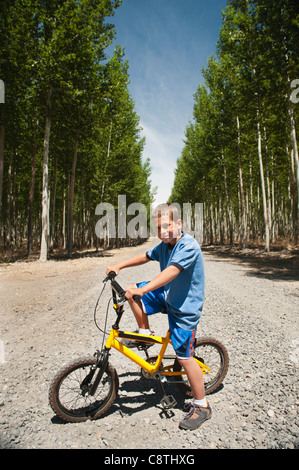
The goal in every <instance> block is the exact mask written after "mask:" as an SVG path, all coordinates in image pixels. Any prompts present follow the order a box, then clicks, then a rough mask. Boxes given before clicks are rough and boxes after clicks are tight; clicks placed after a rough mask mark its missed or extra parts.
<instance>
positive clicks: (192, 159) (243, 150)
mask: <svg viewBox="0 0 299 470" xmlns="http://www.w3.org/2000/svg"><path fill="white" fill-rule="evenodd" d="M298 47H299V9H298V2H296V1H295V0H277V1H275V2H272V1H271V0H229V1H228V2H227V6H226V8H225V10H224V11H223V23H222V27H221V30H220V34H219V39H218V43H217V56H216V57H213V56H212V57H210V58H209V61H208V64H207V66H206V67H205V68H204V69H203V77H204V83H203V84H199V85H198V88H197V90H196V92H195V94H194V110H193V121H192V122H191V123H189V124H188V126H187V127H186V132H185V145H184V149H183V151H182V155H181V156H180V158H179V159H178V162H177V168H176V171H175V181H174V186H173V189H172V194H171V198H170V202H178V203H180V204H183V202H202V203H204V240H205V242H206V243H215V242H218V243H219V242H220V243H224V242H227V241H228V242H229V243H231V244H232V243H233V242H241V243H242V245H243V246H244V247H245V246H246V245H247V243H248V241H254V240H264V244H265V249H266V250H267V251H269V249H270V245H271V242H274V241H278V240H289V241H290V242H292V243H294V244H297V243H298V214H299V208H298V194H299V164H298V149H297V138H296V122H297V121H298V113H299V107H298V105H297V104H296V103H297V102H298V100H297V94H298V82H297V81H296V80H295V79H297V78H299V66H298V61H297V57H298ZM296 83H297V91H296V89H295V88H294V86H296Z"/></svg>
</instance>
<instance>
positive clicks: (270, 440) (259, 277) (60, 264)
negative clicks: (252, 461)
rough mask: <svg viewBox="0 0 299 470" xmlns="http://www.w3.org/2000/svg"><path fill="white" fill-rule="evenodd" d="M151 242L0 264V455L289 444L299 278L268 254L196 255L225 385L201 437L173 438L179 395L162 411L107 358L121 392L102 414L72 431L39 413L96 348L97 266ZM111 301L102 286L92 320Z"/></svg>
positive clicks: (298, 348) (150, 388) (162, 321)
mask: <svg viewBox="0 0 299 470" xmlns="http://www.w3.org/2000/svg"><path fill="white" fill-rule="evenodd" d="M156 242H157V241H156V240H149V241H148V242H147V243H146V244H144V245H143V246H139V247H133V248H124V249H121V250H111V251H110V252H107V253H105V255H101V256H99V255H98V256H95V254H94V253H89V256H88V254H87V255H86V256H83V257H80V258H76V257H75V258H74V259H73V260H64V261H61V260H60V261H55V260H51V261H48V262H47V263H41V262H39V261H35V262H16V263H13V264H8V265H2V266H1V267H0V293H1V306H0V372H1V373H0V448H2V449H161V451H162V450H163V449H186V450H187V449H294V448H298V447H299V418H298V404H299V397H298V367H299V330H298V313H299V302H298V301H299V290H298V272H297V274H296V272H295V270H294V265H293V264H292V263H291V262H289V263H287V262H288V259H287V257H286V259H284V258H283V256H282V257H281V258H280V263H278V264H277V262H276V258H275V259H274V258H271V256H270V255H269V257H268V258H267V259H266V261H265V259H264V258H262V259H260V260H259V259H256V258H255V259H254V260H253V259H252V258H251V257H250V256H248V257H246V256H245V257H243V258H241V257H228V256H227V255H226V253H225V252H219V251H218V252H217V251H213V250H212V249H209V250H204V260H205V270H206V300H205V306H204V313H203V316H202V319H201V321H200V326H199V331H198V334H199V335H200V336H213V337H215V338H217V339H219V340H220V341H221V342H223V344H224V345H225V346H226V348H227V350H228V353H229V357H230V366H229V370H228V374H227V377H226V379H225V381H224V383H223V387H222V388H221V389H220V390H218V391H217V392H216V393H214V394H211V395H210V396H209V401H210V404H211V407H212V411H213V416H212V418H211V419H210V420H209V421H207V422H206V423H204V424H203V426H202V427H201V428H199V429H198V430H196V431H183V430H181V429H179V428H178V423H179V421H180V419H181V418H182V416H183V415H184V411H183V410H182V407H183V397H182V396H181V395H180V392H179V391H178V392H177V391H176V390H173V389H172V390H169V393H173V394H174V395H175V396H176V398H177V400H178V407H177V408H175V409H172V410H169V411H168V412H167V413H165V412H163V409H162V407H161V405H160V399H161V395H160V390H159V386H158V384H157V383H156V382H155V381H147V380H145V379H144V378H141V376H140V371H139V369H138V367H137V366H135V365H134V364H132V363H131V362H130V361H129V360H128V359H126V358H125V357H124V356H121V355H119V354H118V353H117V352H116V351H113V352H112V355H111V359H110V362H111V364H112V365H113V366H114V367H115V368H116V369H117V371H118V375H119V380H120V390H119V395H118V397H117V399H116V401H115V403H114V404H113V406H112V407H111V409H110V410H109V411H108V413H107V414H106V416H104V417H103V418H100V419H98V420H95V421H87V422H85V423H76V424H71V423H63V422H62V421H61V420H60V419H59V418H58V417H57V416H55V414H54V413H53V411H52V409H51V408H50V406H49V404H48V390H49V385H50V381H51V379H52V377H53V375H55V374H56V372H57V371H58V370H59V369H60V368H61V367H62V365H63V364H65V363H68V362H70V361H71V360H72V359H76V358H78V357H81V356H89V355H92V354H93V353H94V351H95V349H96V348H97V347H98V346H100V345H101V342H102V335H101V333H100V332H99V331H98V330H97V328H96V327H95V325H94V322H93V312H94V306H95V303H96V301H97V298H98V294H99V292H100V289H101V287H102V282H101V281H102V279H103V278H104V275H105V271H106V266H107V265H108V264H113V263H115V262H116V261H117V260H119V259H124V258H128V257H130V256H133V255H135V254H137V253H140V252H143V251H145V250H146V249H148V248H149V246H151V245H152V244H153V243H156ZM274 261H275V262H274ZM285 266H287V269H285ZM157 273H158V264H157V263H155V262H152V263H149V264H146V265H144V266H140V267H137V268H130V269H128V270H125V271H122V272H121V273H120V275H119V276H118V281H119V283H120V284H122V285H123V286H126V285H127V284H129V283H131V282H136V281H139V280H149V279H151V278H152V277H153V276H155V275H156V274H157ZM109 296H110V292H108V288H107V289H106V291H105V292H104V296H103V302H102V304H101V306H100V308H99V310H98V315H97V319H98V322H99V323H100V324H101V323H103V321H104V316H105V309H106V303H105V301H106V300H107V299H108V297H109ZM126 312H127V314H126V315H125V317H124V320H123V322H122V325H121V326H122V328H123V329H135V326H136V325H135V322H134V319H133V317H132V315H131V313H130V311H129V307H127V310H126ZM112 321H113V311H112V313H111V316H109V322H110V324H112ZM151 327H152V329H153V330H154V331H155V334H157V335H163V334H164V333H165V332H166V329H167V319H166V316H165V315H156V316H155V317H154V318H153V317H152V319H151ZM153 349H154V348H152V350H153ZM153 354H154V352H153Z"/></svg>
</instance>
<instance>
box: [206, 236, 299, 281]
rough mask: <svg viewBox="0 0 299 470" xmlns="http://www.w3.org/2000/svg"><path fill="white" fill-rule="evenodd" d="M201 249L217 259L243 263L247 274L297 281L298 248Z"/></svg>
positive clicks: (298, 270)
mask: <svg viewBox="0 0 299 470" xmlns="http://www.w3.org/2000/svg"><path fill="white" fill-rule="evenodd" d="M202 251H203V252H204V253H207V254H211V255H213V256H214V257H216V258H218V260H219V261H230V262H231V261H233V262H236V263H240V264H245V265H246V266H247V267H248V268H250V271H249V272H248V273H247V275H248V276H256V277H262V278H266V279H271V280H276V281H280V280H282V281H299V249H296V248H295V249H282V248H280V249H278V248H277V249H273V250H272V251H271V252H269V253H267V252H266V251H264V250H263V249H262V248H245V249H242V248H239V247H234V246H233V247H227V246H215V245H214V246H205V247H202Z"/></svg>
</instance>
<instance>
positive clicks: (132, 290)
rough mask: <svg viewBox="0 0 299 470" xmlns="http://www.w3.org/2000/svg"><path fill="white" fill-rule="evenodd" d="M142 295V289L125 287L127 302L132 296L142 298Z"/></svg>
mask: <svg viewBox="0 0 299 470" xmlns="http://www.w3.org/2000/svg"><path fill="white" fill-rule="evenodd" d="M143 294H144V292H143V291H142V289H138V288H137V287H127V288H126V294H125V297H126V299H128V300H132V298H133V295H139V296H140V297H142V296H143Z"/></svg>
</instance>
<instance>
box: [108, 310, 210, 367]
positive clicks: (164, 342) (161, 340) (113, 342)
mask: <svg viewBox="0 0 299 470" xmlns="http://www.w3.org/2000/svg"><path fill="white" fill-rule="evenodd" d="M113 308H114V309H115V311H116V313H117V317H118V318H117V321H116V324H115V325H113V327H112V329H111V332H110V334H109V337H108V339H107V342H106V344H105V349H106V351H109V350H110V349H111V348H114V349H116V350H117V351H119V352H120V353H121V354H123V355H124V356H126V357H128V358H129V359H130V360H131V361H132V362H134V363H135V364H137V365H139V366H140V367H141V368H142V369H144V370H146V371H147V372H148V373H149V374H151V375H154V374H155V373H159V375H164V376H178V375H186V372H185V371H184V370H181V371H177V372H174V371H173V370H171V366H165V367H163V368H161V363H162V360H163V357H164V355H165V352H166V349H167V346H168V345H169V344H171V339H170V332H169V331H168V332H167V334H166V336H165V337H162V336H147V335H141V334H138V333H131V332H127V331H120V330H119V329H118V324H119V321H120V319H121V316H122V314H123V306H122V305H121V306H120V305H118V304H117V305H114V306H113ZM117 338H126V339H130V340H136V341H144V342H147V343H154V344H161V349H160V352H159V354H158V357H157V360H156V362H155V363H154V364H151V363H150V362H148V361H146V360H144V359H143V358H142V357H140V356H139V355H138V354H137V353H135V352H134V351H133V350H132V349H129V348H128V347H127V346H125V345H124V344H123V343H121V342H120V341H118V339H117ZM195 360H196V362H197V363H198V364H199V366H200V368H201V370H202V373H203V374H206V373H207V372H209V370H210V368H209V367H208V366H206V365H205V364H203V363H202V362H200V361H199V360H198V359H196V358H195Z"/></svg>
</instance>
